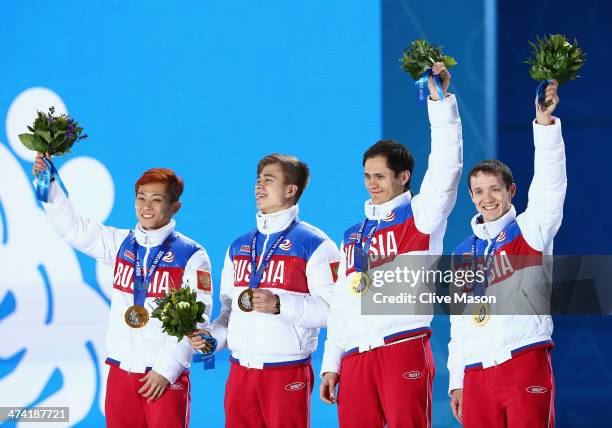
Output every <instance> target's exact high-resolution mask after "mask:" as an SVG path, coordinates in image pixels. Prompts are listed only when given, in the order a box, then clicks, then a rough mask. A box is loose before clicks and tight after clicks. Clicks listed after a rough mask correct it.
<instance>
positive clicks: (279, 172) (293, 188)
mask: <svg viewBox="0 0 612 428" xmlns="http://www.w3.org/2000/svg"><path fill="white" fill-rule="evenodd" d="M296 192H297V185H295V184H285V179H284V176H283V169H282V167H281V166H280V165H279V164H276V163H271V164H268V165H266V166H264V167H263V168H262V170H261V172H260V173H259V176H258V177H257V182H256V183H255V204H256V205H257V209H258V210H260V211H261V212H262V213H264V214H270V213H273V212H277V211H282V210H285V209H287V208H289V207H290V206H292V205H293V204H294V201H295V196H296Z"/></svg>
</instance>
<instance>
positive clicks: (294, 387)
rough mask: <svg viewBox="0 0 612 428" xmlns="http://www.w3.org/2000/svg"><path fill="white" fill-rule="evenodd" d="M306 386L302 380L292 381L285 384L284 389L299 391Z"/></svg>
mask: <svg viewBox="0 0 612 428" xmlns="http://www.w3.org/2000/svg"><path fill="white" fill-rule="evenodd" d="M305 386H306V384H305V383H304V382H293V383H290V384H288V385H285V390H287V391H299V390H300V389H303V388H304V387H305Z"/></svg>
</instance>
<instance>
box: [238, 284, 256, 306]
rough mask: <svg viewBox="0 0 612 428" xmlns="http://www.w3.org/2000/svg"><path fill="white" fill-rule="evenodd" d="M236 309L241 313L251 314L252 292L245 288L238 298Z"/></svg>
mask: <svg viewBox="0 0 612 428" xmlns="http://www.w3.org/2000/svg"><path fill="white" fill-rule="evenodd" d="M238 307H239V308H240V310H241V311H243V312H251V311H252V310H253V290H251V289H250V288H247V289H246V290H244V291H243V292H242V293H240V295H239V296H238Z"/></svg>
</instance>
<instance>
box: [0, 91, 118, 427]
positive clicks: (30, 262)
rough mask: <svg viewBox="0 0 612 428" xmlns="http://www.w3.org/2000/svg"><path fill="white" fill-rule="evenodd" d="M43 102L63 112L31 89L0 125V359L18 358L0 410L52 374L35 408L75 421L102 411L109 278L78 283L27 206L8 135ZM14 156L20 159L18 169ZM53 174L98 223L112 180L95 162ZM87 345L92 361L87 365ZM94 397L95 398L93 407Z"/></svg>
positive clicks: (25, 185)
mask: <svg viewBox="0 0 612 428" xmlns="http://www.w3.org/2000/svg"><path fill="white" fill-rule="evenodd" d="M51 105H54V106H55V107H56V111H57V112H58V113H65V112H66V107H65V105H64V103H63V102H62V100H61V98H60V97H59V96H58V95H57V94H55V93H54V92H53V91H51V90H48V89H45V88H31V89H28V90H26V91H24V92H23V93H21V94H20V95H19V96H18V97H17V98H16V99H15V100H14V102H13V103H12V105H11V107H10V108H9V111H8V114H7V119H6V133H7V137H8V140H9V144H10V147H11V148H12V149H13V151H14V153H15V154H16V156H15V155H14V154H13V153H11V151H10V150H8V148H7V147H6V146H5V145H4V144H3V143H1V142H0V182H1V183H2V185H1V186H0V208H1V211H0V216H2V213H3V217H4V218H0V220H2V221H0V272H2V279H1V281H0V302H2V300H3V299H5V297H7V296H9V293H12V295H13V297H14V303H15V309H14V311H12V312H11V313H9V314H8V315H7V316H6V317H5V318H3V319H2V321H1V322H0V337H2V340H1V341H0V358H2V359H3V360H8V359H11V358H14V359H17V357H16V356H18V355H21V359H20V360H19V362H18V364H17V365H16V366H15V368H14V370H12V371H11V372H10V373H8V374H5V375H4V377H2V378H1V379H0V396H1V397H3V398H2V405H3V406H8V405H10V406H26V405H30V404H31V403H33V402H34V401H35V400H37V398H39V397H40V395H41V393H42V392H43V388H44V387H45V385H46V384H47V382H48V380H49V379H50V378H52V375H53V374H54V373H55V372H57V371H59V372H60V373H61V379H62V382H61V388H60V389H59V390H57V391H55V392H53V393H52V394H51V395H49V396H47V397H46V398H44V399H43V400H42V401H40V402H38V403H37V405H39V406H70V424H75V423H77V422H79V421H80V420H82V419H83V418H85V416H87V414H88V413H89V412H90V411H91V410H92V408H93V407H94V406H96V405H97V406H99V409H100V411H102V412H103V409H104V390H105V386H106V373H107V367H106V365H105V364H103V358H104V357H105V354H106V349H105V346H104V339H105V335H106V327H107V320H108V313H109V307H108V304H107V303H106V301H105V299H104V296H106V297H107V298H108V296H109V295H110V280H107V279H108V278H111V276H112V272H111V268H110V267H107V266H105V265H102V266H103V267H102V266H96V272H95V274H96V278H97V279H99V280H104V282H101V286H102V287H103V288H102V290H100V291H96V290H95V289H94V288H92V287H91V286H90V285H88V284H87V283H86V282H85V280H84V278H83V274H82V271H81V266H80V264H79V261H78V259H77V256H76V252H75V250H73V249H72V248H71V247H70V246H69V245H67V244H66V243H65V242H63V241H62V240H61V238H59V237H58V236H57V234H56V233H55V231H54V230H53V229H52V227H51V225H50V224H49V222H48V221H47V219H46V218H45V215H44V213H43V211H42V210H41V209H40V208H39V207H38V205H37V202H36V199H35V196H34V192H33V187H32V183H31V175H30V172H29V168H30V162H31V160H32V159H33V155H32V153H31V152H29V151H27V150H25V149H24V148H23V147H22V146H21V143H20V142H19V140H18V138H17V135H18V134H19V133H21V132H24V131H25V126H26V125H27V124H30V123H32V121H33V119H34V117H35V114H36V110H37V109H38V110H41V111H46V110H47V109H48V107H49V106H51ZM77 150H78V148H77ZM18 157H19V158H21V159H23V160H25V161H28V163H27V164H26V165H25V166H22V165H21V164H20V162H19V160H18ZM24 168H26V170H24ZM60 175H61V176H62V178H63V179H64V181H65V183H66V186H67V187H68V190H69V191H70V197H71V199H72V200H73V201H74V203H75V205H76V206H77V208H78V209H79V210H80V212H81V213H82V214H83V215H84V216H87V217H89V218H92V219H94V220H96V221H99V222H103V221H104V220H105V219H106V218H107V217H108V215H109V214H110V212H111V210H112V207H113V204H114V184H113V180H112V177H111V176H110V173H109V172H108V170H107V169H106V167H105V166H104V165H103V164H102V163H100V162H99V161H97V160H96V159H92V158H86V157H74V158H72V159H70V160H69V161H67V162H66V163H64V165H63V166H62V167H61V168H60ZM92 348H93V350H94V351H95V354H96V355H97V361H94V360H93V359H92V354H91V349H92ZM98 371H99V373H100V375H99V377H98V376H97V372H98ZM55 377H56V378H57V375H56V376H55ZM98 383H99V384H100V388H99V389H97V384H98ZM97 394H99V397H100V400H99V402H98V403H94V400H95V397H96V395H97ZM20 426H21V425H20Z"/></svg>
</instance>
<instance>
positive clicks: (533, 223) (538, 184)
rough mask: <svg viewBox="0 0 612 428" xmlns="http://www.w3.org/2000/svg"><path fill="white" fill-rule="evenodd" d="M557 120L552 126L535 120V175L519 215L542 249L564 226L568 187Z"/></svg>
mask: <svg viewBox="0 0 612 428" xmlns="http://www.w3.org/2000/svg"><path fill="white" fill-rule="evenodd" d="M553 119H554V124H551V125H548V126H544V125H539V124H537V123H536V122H535V120H534V122H533V139H534V145H535V156H534V174H533V180H532V182H531V186H530V187H529V201H528V203H527V209H526V210H525V212H524V213H523V214H521V215H519V216H518V218H517V222H518V223H519V226H521V231H522V232H523V234H524V236H525V239H526V241H527V243H529V245H530V246H531V247H533V248H534V249H536V250H538V251H543V250H545V249H547V248H548V247H549V245H550V244H552V241H553V238H554V236H555V235H556V234H557V231H558V230H559V227H561V221H562V219H563V203H564V201H565V192H566V189H567V176H566V171H565V145H564V143H563V136H562V135H561V120H560V119H559V118H556V117H555V118H553ZM550 250H551V252H552V247H550Z"/></svg>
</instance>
